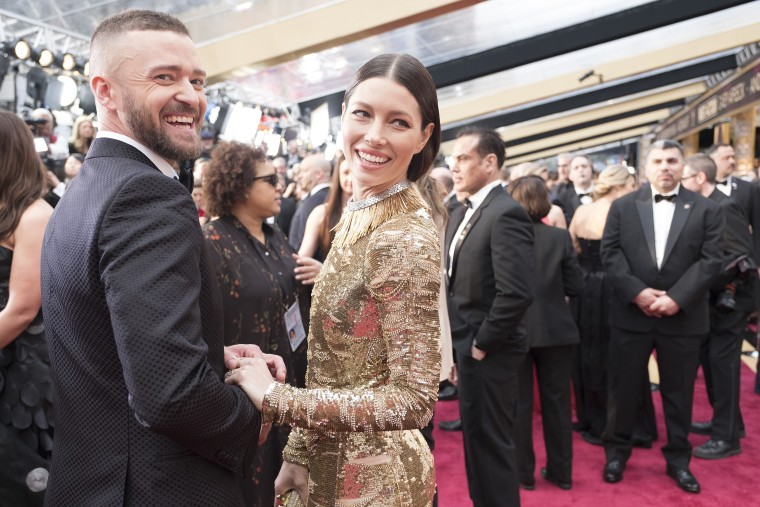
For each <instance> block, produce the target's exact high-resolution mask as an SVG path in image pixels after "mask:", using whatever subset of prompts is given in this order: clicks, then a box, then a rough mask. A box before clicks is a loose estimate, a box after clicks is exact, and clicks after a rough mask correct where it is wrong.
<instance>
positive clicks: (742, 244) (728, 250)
mask: <svg viewBox="0 0 760 507" xmlns="http://www.w3.org/2000/svg"><path fill="white" fill-rule="evenodd" d="M720 207H721V208H722V209H723V216H724V217H725V219H726V227H725V228H724V229H723V239H724V253H725V256H724V259H723V267H724V268H725V266H727V265H728V264H730V263H731V262H733V261H734V260H736V259H737V258H738V257H740V256H742V255H749V256H750V257H752V258H753V259H754V258H755V257H754V253H753V251H754V248H753V245H752V239H751V237H750V236H751V235H750V232H749V225H748V224H747V218H746V216H745V215H744V212H743V211H742V209H741V206H740V205H739V204H738V203H737V202H736V201H734V200H733V199H723V200H722V201H720ZM738 274H739V270H738V269H737V268H734V269H732V270H730V271H728V272H726V271H724V270H721V273H720V274H719V275H718V276H717V277H716V279H715V282H714V283H713V289H722V288H723V286H724V285H725V284H727V283H728V282H730V281H731V280H733V279H734V278H735V277H736V276H738Z"/></svg>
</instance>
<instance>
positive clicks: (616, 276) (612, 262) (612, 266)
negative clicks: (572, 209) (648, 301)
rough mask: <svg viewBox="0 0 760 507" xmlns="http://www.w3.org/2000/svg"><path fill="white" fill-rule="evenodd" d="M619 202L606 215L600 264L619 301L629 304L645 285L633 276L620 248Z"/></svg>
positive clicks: (620, 219) (613, 204) (620, 212)
mask: <svg viewBox="0 0 760 507" xmlns="http://www.w3.org/2000/svg"><path fill="white" fill-rule="evenodd" d="M619 202H620V201H614V202H613V203H612V206H611V207H610V212H609V214H608V215H607V222H606V223H605V225H604V233H603V235H602V262H603V264H604V270H605V271H606V272H607V273H608V274H609V275H610V279H611V280H612V286H613V287H614V289H615V292H617V294H618V295H619V296H620V299H622V300H623V301H626V302H631V301H632V300H633V298H635V297H636V296H637V295H638V294H639V293H640V292H641V291H642V290H644V289H646V288H647V285H646V284H645V283H644V282H643V281H642V280H640V279H639V278H637V277H635V276H633V274H632V273H631V267H630V265H629V264H628V259H627V258H626V256H625V253H624V252H623V249H622V247H621V242H620V240H621V236H620V235H621V234H622V230H623V228H622V224H621V222H622V215H623V213H622V210H621V209H620V206H619Z"/></svg>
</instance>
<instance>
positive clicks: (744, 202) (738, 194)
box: [721, 176, 760, 261]
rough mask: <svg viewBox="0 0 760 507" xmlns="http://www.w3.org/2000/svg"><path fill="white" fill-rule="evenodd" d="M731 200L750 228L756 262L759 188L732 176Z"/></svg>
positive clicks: (759, 242) (759, 256) (758, 255)
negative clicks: (737, 206) (740, 211)
mask: <svg viewBox="0 0 760 507" xmlns="http://www.w3.org/2000/svg"><path fill="white" fill-rule="evenodd" d="M721 193H723V192H721ZM724 195H725V194H724ZM731 198H732V199H733V200H735V201H736V202H737V203H738V204H739V206H740V207H741V209H742V211H743V212H744V215H745V216H746V217H747V222H748V223H749V225H751V226H752V230H753V234H752V246H753V257H754V259H755V261H757V260H758V259H760V188H759V187H758V186H757V185H756V184H754V183H750V182H748V181H744V180H743V179H741V178H737V177H736V176H732V177H731Z"/></svg>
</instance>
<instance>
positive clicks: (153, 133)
mask: <svg viewBox="0 0 760 507" xmlns="http://www.w3.org/2000/svg"><path fill="white" fill-rule="evenodd" d="M124 107H125V111H124V112H125V121H126V123H127V126H128V127H129V129H130V130H131V131H132V135H133V136H135V138H136V140H137V141H138V142H140V143H142V144H144V145H145V146H147V147H148V148H150V149H151V150H153V151H154V152H156V154H157V155H158V156H160V157H161V158H164V159H166V160H172V161H180V160H192V159H195V158H198V155H200V153H201V137H200V134H199V132H198V131H197V130H196V131H195V142H194V143H193V144H192V145H186V144H184V143H180V142H177V141H175V140H174V139H172V137H171V136H170V135H169V134H168V133H167V132H166V131H165V130H164V129H162V128H161V127H160V126H158V125H155V124H154V123H153V120H152V118H151V117H150V112H149V111H148V110H147V108H142V109H141V108H139V107H137V105H136V103H135V101H134V100H132V95H131V94H127V95H126V96H125V97H124ZM175 112H177V113H185V114H188V115H191V116H193V118H195V117H196V116H197V114H196V111H193V110H192V108H187V110H186V111H175ZM159 121H160V120H159Z"/></svg>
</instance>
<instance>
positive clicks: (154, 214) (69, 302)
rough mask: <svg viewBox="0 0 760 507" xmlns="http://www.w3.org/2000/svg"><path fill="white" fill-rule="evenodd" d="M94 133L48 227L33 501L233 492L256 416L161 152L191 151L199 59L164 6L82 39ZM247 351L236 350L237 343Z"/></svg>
mask: <svg viewBox="0 0 760 507" xmlns="http://www.w3.org/2000/svg"><path fill="white" fill-rule="evenodd" d="M90 66H91V84H90V85H91V88H92V91H93V94H94V96H95V99H96V101H97V105H96V107H97V111H98V118H99V121H100V131H99V132H98V136H97V139H96V140H95V141H94V142H93V144H92V147H91V148H90V150H89V153H88V155H87V159H86V160H85V162H84V164H83V166H82V170H81V172H80V174H79V176H77V178H76V179H75V180H74V181H72V183H71V185H70V186H69V189H68V190H67V192H66V198H65V199H63V200H62V201H61V203H60V204H59V206H58V208H57V209H56V212H55V214H54V215H53V217H52V218H51V220H50V223H49V224H48V227H47V231H46V233H45V239H44V247H43V257H42V306H43V311H44V314H45V327H46V332H47V333H48V347H49V349H50V362H51V365H52V372H53V378H54V382H55V386H56V392H55V397H54V406H55V412H56V423H57V424H56V431H55V441H54V449H55V450H54V452H53V461H52V467H51V472H50V482H49V484H48V491H47V495H46V499H45V500H46V505H51V506H52V505H56V506H58V505H180V504H181V505H217V506H228V505H242V502H243V501H242V496H241V494H240V490H239V488H238V486H237V478H236V475H243V474H247V476H248V477H250V476H251V475H250V474H251V464H252V458H253V456H254V453H255V451H256V447H257V440H258V437H259V427H260V414H259V413H258V412H257V411H256V409H255V408H254V406H253V404H252V403H251V401H250V400H249V399H248V397H247V396H246V395H245V393H244V392H243V391H242V390H240V389H238V388H236V387H232V386H227V385H225V384H224V381H223V379H224V374H225V361H227V366H228V367H235V366H237V365H238V364H239V363H240V362H248V361H260V360H267V361H268V362H269V363H270V366H273V367H275V368H276V369H277V370H278V376H279V377H281V378H282V379H284V366H283V363H282V361H281V360H280V361H275V360H274V359H273V358H272V357H271V356H269V357H264V356H263V355H262V354H261V351H260V350H258V348H256V347H252V346H245V345H243V346H236V347H234V348H228V349H226V350H225V349H224V344H223V341H222V338H223V333H222V323H223V313H222V305H221V296H220V294H219V289H218V287H217V285H216V283H215V280H214V276H213V270H212V269H211V266H210V263H209V257H208V254H207V252H206V250H205V247H204V240H203V234H202V232H201V229H200V226H199V224H198V216H197V212H196V209H195V205H194V204H193V201H192V199H191V197H190V194H189V193H188V191H187V189H186V188H185V187H184V186H183V185H182V184H181V183H180V182H179V181H178V179H177V174H176V172H175V171H174V169H173V168H172V165H171V162H172V161H177V160H186V159H192V158H195V157H196V156H197V155H198V153H199V152H200V138H199V131H200V125H201V122H202V120H203V115H204V112H205V110H206V99H205V95H204V90H203V88H204V84H205V72H204V71H203V67H202V64H201V63H200V61H199V58H198V54H197V52H196V50H195V48H194V46H193V42H192V40H191V39H190V36H189V33H188V31H187V28H186V27H185V26H184V25H183V24H182V22H181V21H179V20H178V19H177V18H175V17H173V16H169V15H167V14H164V13H158V12H153V11H147V10H129V11H124V12H122V13H119V14H116V15H114V16H111V17H109V18H107V19H105V20H104V21H103V22H101V24H100V25H99V26H98V28H97V29H96V30H95V33H94V35H93V37H92V41H91V57H90ZM255 354H258V356H259V357H258V358H253V359H248V358H242V357H240V356H242V355H246V356H248V357H254V355H255Z"/></svg>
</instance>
